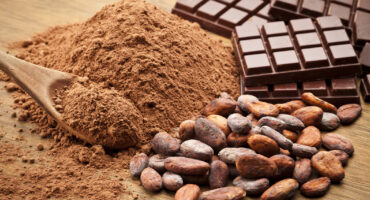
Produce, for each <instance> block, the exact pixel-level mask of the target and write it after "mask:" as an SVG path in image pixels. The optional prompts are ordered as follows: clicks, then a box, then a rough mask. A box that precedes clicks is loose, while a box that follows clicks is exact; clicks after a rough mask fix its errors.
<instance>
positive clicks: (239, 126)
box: [227, 113, 252, 134]
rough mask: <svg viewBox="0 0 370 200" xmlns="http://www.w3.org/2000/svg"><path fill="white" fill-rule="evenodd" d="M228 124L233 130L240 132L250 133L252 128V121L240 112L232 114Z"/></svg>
mask: <svg viewBox="0 0 370 200" xmlns="http://www.w3.org/2000/svg"><path fill="white" fill-rule="evenodd" d="M227 125H228V126H229V127H230V129H231V131H232V132H234V133H238V134H248V133H249V131H250V130H251V128H252V122H251V121H250V120H249V119H247V118H246V117H244V116H243V115H241V114H239V113H234V114H231V115H230V116H229V117H228V118H227Z"/></svg>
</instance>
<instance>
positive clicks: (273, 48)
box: [172, 0, 370, 106]
mask: <svg viewBox="0 0 370 200" xmlns="http://www.w3.org/2000/svg"><path fill="white" fill-rule="evenodd" d="M172 12H173V13H175V14H177V15H179V16H181V17H183V18H185V19H188V20H190V21H194V22H198V23H199V24H200V25H201V26H202V27H203V28H205V29H207V30H209V31H211V32H214V33H216V34H219V35H222V36H225V37H231V40H232V44H233V48H234V52H235V57H236V60H237V63H238V65H239V67H240V74H241V83H240V85H241V93H242V94H243V93H244V94H252V95H255V96H257V97H258V98H259V99H261V100H262V101H267V102H271V103H280V102H286V101H289V100H294V99H299V98H300V96H301V94H302V93H303V92H312V93H314V94H315V95H316V96H318V97H320V98H321V99H323V100H326V101H328V102H331V103H332V104H335V105H337V106H340V105H343V104H348V103H359V102H360V97H359V93H358V88H357V81H356V77H362V80H361V85H360V89H361V93H362V94H363V97H364V99H365V100H366V101H370V75H369V73H370V44H369V42H370V0H273V1H271V2H270V1H269V0H178V1H177V3H176V5H175V7H174V8H173V10H172ZM279 20H282V21H279ZM358 55H359V56H360V57H358Z"/></svg>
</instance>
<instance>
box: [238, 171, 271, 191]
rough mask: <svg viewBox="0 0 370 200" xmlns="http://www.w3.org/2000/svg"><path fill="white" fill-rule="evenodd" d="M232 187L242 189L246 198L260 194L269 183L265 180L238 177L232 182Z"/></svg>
mask: <svg viewBox="0 0 370 200" xmlns="http://www.w3.org/2000/svg"><path fill="white" fill-rule="evenodd" d="M233 185H234V186H237V187H240V188H242V189H243V190H245V191H246V192H247V194H248V196H253V195H259V194H262V193H263V192H264V191H266V190H267V188H268V187H269V186H270V181H269V180H268V179H267V178H260V179H246V178H243V177H242V176H238V177H236V178H235V179H234V180H233Z"/></svg>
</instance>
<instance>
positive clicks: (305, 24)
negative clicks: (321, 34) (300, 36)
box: [289, 18, 315, 33]
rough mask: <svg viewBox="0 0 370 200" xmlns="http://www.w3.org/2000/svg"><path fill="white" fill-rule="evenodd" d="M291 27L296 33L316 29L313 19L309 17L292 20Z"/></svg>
mask: <svg viewBox="0 0 370 200" xmlns="http://www.w3.org/2000/svg"><path fill="white" fill-rule="evenodd" d="M289 27H290V29H291V30H292V31H293V32H294V33H304V32H311V31H315V27H314V25H313V23H312V20H311V19H309V18H305V19H295V20H291V21H290V22H289Z"/></svg>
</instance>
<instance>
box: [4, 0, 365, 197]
mask: <svg viewBox="0 0 370 200" xmlns="http://www.w3.org/2000/svg"><path fill="white" fill-rule="evenodd" d="M115 1H117V0H49V1H45V0H2V1H1V3H0V49H1V50H4V51H5V50H7V46H8V45H9V44H10V43H12V42H14V41H18V40H24V39H28V38H30V37H31V36H32V35H34V34H35V33H38V32H42V31H44V30H45V29H47V28H48V27H50V26H55V25H63V24H68V23H73V22H79V21H83V20H85V19H87V18H88V17H90V16H92V15H93V14H94V13H95V12H96V11H98V10H99V9H100V8H101V7H102V6H103V5H105V4H108V3H111V2H115ZM150 2H152V3H154V4H156V5H158V6H160V7H162V8H164V9H166V10H167V11H170V9H171V8H172V7H173V5H174V3H175V0H150ZM212 35H213V34H212ZM213 36H214V37H217V38H221V37H218V36H216V35H213ZM221 39H222V40H224V41H225V43H226V44H227V45H230V41H229V40H228V39H226V38H221ZM3 86H4V83H3V82H0V88H1V89H0V135H2V136H3V139H0V147H1V143H2V142H4V140H7V141H15V138H16V137H17V136H18V135H19V133H18V132H17V129H18V128H23V129H24V130H25V132H24V133H23V134H22V135H24V137H25V140H24V142H23V143H22V146H24V147H25V148H28V147H29V146H30V145H33V146H35V145H36V144H38V143H43V144H44V145H46V146H48V145H50V144H51V143H52V142H51V141H50V140H45V139H40V137H39V136H37V135H35V134H31V133H29V129H28V128H30V127H32V126H33V125H32V124H29V123H22V122H18V121H15V120H14V119H12V118H11V117H10V115H11V113H12V109H11V108H10V106H11V105H12V103H13V99H12V98H11V96H10V94H8V93H7V92H5V90H4V89H3ZM362 107H363V112H362V117H361V118H360V119H359V120H357V121H356V123H354V124H353V125H351V126H343V127H340V128H339V129H338V130H337V131H335V132H336V133H339V134H341V135H343V136H345V137H347V138H349V139H351V140H352V142H353V144H354V146H355V153H354V156H353V157H352V158H351V159H350V161H349V163H348V165H347V167H346V168H345V171H346V178H345V179H344V180H343V181H342V183H341V184H339V185H333V186H332V187H331V188H330V191H329V193H328V194H327V195H326V196H324V197H323V198H321V199H332V200H339V199H343V200H344V199H355V200H362V199H363V200H366V199H370V177H368V176H370V144H369V143H370V105H369V104H364V103H363V102H362ZM14 123H15V124H16V125H17V127H13V125H14ZM0 138H1V137H0ZM35 154H37V155H36V156H43V153H42V152H35ZM11 167H12V166H6V168H8V169H11ZM137 183H138V181H137V180H132V179H128V181H125V182H124V184H125V185H126V186H127V187H128V189H130V190H131V191H133V192H134V193H136V194H138V198H139V199H161V200H163V199H172V198H173V193H169V192H165V191H162V192H161V193H158V194H152V193H148V192H146V191H144V190H143V188H142V187H140V186H139V185H138V184H137ZM294 199H304V197H302V196H301V195H300V194H297V195H295V197H294Z"/></svg>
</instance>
